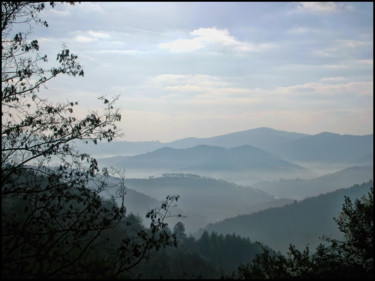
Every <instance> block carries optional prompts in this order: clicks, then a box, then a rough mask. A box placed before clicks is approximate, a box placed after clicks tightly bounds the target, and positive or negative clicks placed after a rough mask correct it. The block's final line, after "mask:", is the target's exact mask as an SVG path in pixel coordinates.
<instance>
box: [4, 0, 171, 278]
mask: <svg viewBox="0 0 375 281" xmlns="http://www.w3.org/2000/svg"><path fill="white" fill-rule="evenodd" d="M69 3H70V4H72V5H74V2H69ZM45 5H47V3H45V2H26V1H21V2H17V1H9V2H2V3H1V9H2V13H1V28H2V44H1V48H2V73H1V82H2V95H1V102H2V113H1V114H2V127H1V129H2V130H1V137H2V142H1V172H2V173H1V174H2V177H1V195H2V232H1V250H2V251H1V252H2V261H1V267H2V270H1V271H2V277H3V278H54V277H59V278H74V277H80V278H92V277H96V278H97V277H118V276H121V274H124V272H126V271H127V270H129V269H130V268H132V267H134V266H136V265H137V264H139V262H140V261H141V260H142V259H144V258H145V257H147V256H148V255H149V253H150V250H151V249H158V248H160V247H164V246H167V245H170V244H172V243H173V241H174V238H173V236H172V235H171V234H170V233H169V232H167V231H166V225H167V224H166V223H165V218H166V217H168V216H170V211H169V209H170V208H171V207H172V206H173V203H174V202H175V201H177V199H178V196H168V197H167V198H166V200H165V201H164V202H163V204H162V206H161V207H160V208H156V209H153V210H151V211H150V212H149V213H148V214H147V218H148V219H149V220H150V221H151V222H150V228H149V229H146V228H144V227H142V226H141V225H139V224H138V223H137V222H134V220H133V222H132V221H131V220H127V216H126V207H125V206H124V205H123V204H122V205H121V206H118V205H117V204H116V203H115V202H114V200H112V201H104V200H103V199H102V198H101V197H100V192H102V191H103V190H104V189H105V188H106V186H107V183H106V178H107V176H108V174H109V173H108V170H107V169H105V168H104V169H103V170H101V171H100V170H99V167H98V163H97V161H96V159H94V158H92V157H90V155H87V154H84V153H80V152H79V151H77V150H76V149H75V148H74V146H73V145H72V143H73V141H75V140H83V141H86V142H89V141H90V142H93V143H95V144H97V142H98V141H104V140H106V141H111V140H112V139H113V138H115V137H117V136H119V134H120V131H119V130H118V129H117V127H116V125H115V123H117V122H119V121H120V120H121V114H120V112H119V110H118V109H115V108H114V103H115V102H116V100H117V97H115V98H113V99H107V98H105V97H100V98H99V99H100V100H101V101H102V102H103V104H104V109H103V111H102V112H100V113H98V112H89V113H88V114H87V115H86V116H85V117H83V118H81V119H79V118H77V117H76V116H75V114H74V109H75V106H77V104H78V103H77V102H65V103H57V104H53V103H50V102H49V101H48V100H45V99H42V98H40V96H38V91H39V89H40V87H42V86H44V85H45V84H46V83H47V82H48V81H49V80H51V79H53V78H55V77H57V76H58V75H69V76H72V77H79V76H84V72H83V69H82V67H81V65H80V64H79V62H78V60H77V59H78V56H76V55H74V54H72V53H71V52H70V50H69V49H68V48H67V47H66V46H64V47H63V49H62V50H61V52H60V53H58V54H57V56H56V60H57V63H58V65H57V66H56V67H52V68H50V69H46V68H43V67H41V66H40V65H41V64H43V63H45V62H46V61H47V56H45V55H41V54H40V53H39V43H38V41H37V40H31V39H30V38H29V36H30V34H31V32H32V27H33V26H34V25H35V24H42V25H43V26H45V27H48V23H47V22H46V21H43V20H42V19H40V17H39V13H40V12H41V11H42V10H43V9H45ZM50 6H51V7H52V8H53V7H54V6H55V2H50ZM18 23H23V24H25V23H27V25H26V26H28V27H29V28H30V30H28V31H21V32H15V31H14V29H16V28H17V27H18V26H19V25H18ZM23 26H25V25H23ZM12 34H13V35H12ZM122 183H123V181H122ZM121 187H122V189H121V188H120V193H121V191H122V194H120V196H122V198H123V196H124V188H123V187H124V186H123V184H122V185H121ZM114 233H117V234H118V235H117V236H116V237H117V240H116V239H114V240H112V241H111V239H110V237H114Z"/></svg>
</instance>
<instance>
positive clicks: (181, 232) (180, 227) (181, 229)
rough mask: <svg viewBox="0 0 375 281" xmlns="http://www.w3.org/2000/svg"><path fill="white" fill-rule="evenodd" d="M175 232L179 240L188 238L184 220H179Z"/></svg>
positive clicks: (174, 228)
mask: <svg viewBox="0 0 375 281" xmlns="http://www.w3.org/2000/svg"><path fill="white" fill-rule="evenodd" d="M173 234H174V235H175V236H176V238H177V241H181V240H183V239H185V238H186V233H185V225H184V224H183V223H182V222H180V221H179V222H177V223H176V224H175V226H174V227H173Z"/></svg>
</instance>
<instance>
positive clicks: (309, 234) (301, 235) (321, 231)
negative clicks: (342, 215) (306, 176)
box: [202, 181, 373, 252]
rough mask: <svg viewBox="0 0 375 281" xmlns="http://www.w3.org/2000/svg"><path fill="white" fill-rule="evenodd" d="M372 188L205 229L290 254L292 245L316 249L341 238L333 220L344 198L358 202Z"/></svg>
mask: <svg viewBox="0 0 375 281" xmlns="http://www.w3.org/2000/svg"><path fill="white" fill-rule="evenodd" d="M372 186H373V181H369V182H367V183H363V184H361V185H354V186H352V187H350V188H343V189H339V190H337V191H334V192H330V193H327V194H324V195H320V196H317V197H311V198H307V199H305V200H303V201H301V202H297V201H295V202H294V203H292V204H289V205H286V206H283V207H278V208H271V209H267V210H264V211H260V212H257V213H253V214H250V215H240V216H237V217H234V218H230V219H225V220H223V221H221V222H217V223H213V224H209V225H208V226H207V227H205V228H204V229H203V230H207V231H215V232H218V233H222V234H231V233H236V234H238V235H241V236H243V237H248V238H250V239H251V240H252V241H260V242H262V243H265V244H266V245H268V246H270V247H271V248H273V249H274V250H280V251H282V252H286V251H287V249H288V247H289V244H290V243H292V244H294V245H296V247H297V248H301V249H302V248H304V247H305V246H307V245H308V246H309V247H310V248H315V247H316V246H317V245H318V244H319V243H320V242H322V241H321V240H320V239H319V237H321V236H322V235H328V236H330V237H332V238H341V233H340V232H339V230H338V228H337V225H336V223H335V222H334V220H333V218H334V217H337V216H338V214H339V212H340V210H341V207H342V205H343V203H344V196H348V197H349V198H351V199H352V200H355V199H357V198H360V197H362V196H363V195H365V194H367V193H368V192H369V191H370V188H371V187H372ZM203 230H202V231H203Z"/></svg>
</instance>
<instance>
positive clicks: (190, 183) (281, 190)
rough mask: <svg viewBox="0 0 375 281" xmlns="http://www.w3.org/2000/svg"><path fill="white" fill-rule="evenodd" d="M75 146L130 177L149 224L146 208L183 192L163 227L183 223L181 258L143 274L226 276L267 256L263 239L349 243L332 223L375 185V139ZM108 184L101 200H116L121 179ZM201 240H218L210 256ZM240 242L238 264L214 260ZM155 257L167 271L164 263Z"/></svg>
mask: <svg viewBox="0 0 375 281" xmlns="http://www.w3.org/2000/svg"><path fill="white" fill-rule="evenodd" d="M77 146H78V147H79V149H81V150H83V151H85V152H88V153H92V154H94V155H96V156H97V157H98V161H99V164H100V165H103V166H112V167H115V168H116V169H122V170H123V171H125V174H124V175H125V177H124V178H123V179H124V180H125V186H126V195H125V206H126V208H127V212H128V213H132V214H134V215H135V216H136V217H137V218H138V219H139V221H140V222H141V223H144V225H145V226H146V225H147V220H146V219H145V216H146V213H147V211H148V210H151V209H152V208H155V207H157V206H160V204H161V202H162V200H163V199H164V198H165V197H166V196H167V195H179V196H180V197H179V200H178V202H177V204H176V206H175V207H174V208H172V209H171V210H170V214H171V217H170V218H167V219H166V222H167V223H168V227H169V228H170V229H171V230H173V229H176V228H178V226H180V227H181V226H182V230H183V231H182V232H183V233H182V235H183V237H184V238H183V239H182V238H180V239H182V240H181V241H180V244H181V245H180V246H181V250H180V251H181V252H179V249H180V248H179V247H177V249H175V250H163V251H165V252H163V251H162V252H160V253H158V254H157V255H156V257H158V258H156V257H155V258H153V259H152V260H151V262H150V263H144V264H142V265H141V266H140V268H139V269H137V270H136V271H135V272H137V274H139V277H140V278H150V277H151V278H155V277H157V278H159V277H162V278H175V277H176V276H177V277H178V278H193V277H203V278H220V277H223V276H226V277H228V276H230V274H232V273H233V272H234V271H235V270H236V269H237V267H238V266H239V264H240V263H246V262H250V261H251V260H252V259H254V257H255V255H256V254H257V253H260V252H261V248H260V246H259V245H258V244H257V242H260V243H261V244H262V245H265V246H266V247H269V248H270V249H272V250H273V251H276V252H280V253H282V254H287V252H288V249H289V246H290V244H293V245H294V246H295V247H297V249H300V250H303V249H304V248H305V247H306V246H308V247H310V249H311V251H314V249H315V248H316V247H317V246H318V245H319V244H320V243H322V237H323V236H328V237H331V238H333V239H342V238H343V234H342V233H341V232H340V231H339V230H338V228H337V225H336V223H335V221H334V218H335V217H337V216H338V215H339V213H340V210H341V207H342V205H343V204H344V202H345V200H344V199H345V196H348V197H349V198H350V199H351V200H357V199H359V198H361V197H362V196H364V195H366V194H367V193H368V192H370V190H371V187H372V186H373V182H372V181H373V163H372V161H373V135H366V136H352V135H337V134H332V133H322V134H318V135H306V134H300V133H290V132H285V131H278V130H274V129H270V128H258V129H253V130H248V131H243V132H237V133H232V134H228V135H222V136H217V137H212V138H206V139H198V138H188V139H182V140H177V141H174V142H171V143H160V142H142V143H141V142H140V143H137V142H125V141H115V142H113V143H103V144H100V145H99V146H91V145H90V144H82V143H79V144H77ZM108 181H109V183H110V184H109V186H110V188H108V189H107V190H105V191H103V193H102V194H101V195H102V196H103V198H106V199H110V198H111V197H113V199H114V200H115V201H116V202H117V204H120V198H119V197H118V196H117V197H116V186H117V184H116V183H118V182H119V181H120V179H119V178H117V177H115V176H113V177H110V178H109V179H108ZM111 186H112V188H111ZM210 235H211V236H212V235H214V236H213V237H214V238H212V237H211V236H210ZM210 237H211V238H210ZM204 239H206V240H207V241H208V242H207V243H213V242H212V241H211V240H210V239H213V240H215V239H216V240H217V241H216V240H215V241H216V242H215V243H218V244H215V245H216V246H211V251H213V252H210V253H208V252H207V251H208V250H207V249H206V250H203V248H204V247H203V246H202V243H203V242H202V240H204ZM231 239H232V240H233V241H237V242H236V243H237V244H235V242H233V241H232V240H231ZM244 239H245V240H244ZM227 240H231V241H232V242H233V243H234V244H233V245H232V244H230V242H228V241H227ZM218 241H221V242H218ZM220 243H223V244H220ZM225 243H229V244H227V246H224V244H225ZM238 243H239V244H238ZM241 243H243V247H245V248H246V247H249V252H248V253H247V254H246V253H245V254H240V251H239V250H238V249H237V250H236V251H237V254H236V253H232V254H230V256H231V258H230V259H229V260H231V261H233V260H234V261H235V264H231V262H229V260H225V258H224V257H223V259H222V260H220V261H218V260H215V257H216V256H217V255H219V256H225V254H224V253H223V252H221V251H226V250H228V251H229V250H230V249H232V250H233V251H235V250H234V248H233V247H237V246H238V245H240V244H241ZM199 245H200V246H199ZM234 245H237V246H234ZM206 246H207V245H206ZM207 247H208V246H207ZM212 247H213V248H212ZM215 247H218V248H217V249H216V248H215ZM214 248H215V249H216V250H214ZM227 248H229V249H227ZM192 249H195V250H194V251H193V250H192ZM205 251H206V252H205ZM215 251H216V252H215ZM236 251H235V252H236ZM160 255H161V256H160ZM188 255H196V256H194V257H191V256H189V257H188ZM234 256H235V258H234ZM202 258H203V260H205V262H206V263H207V264H206V263H205V266H204V269H199V270H198V269H197V270H196V271H195V272H194V274H193V272H192V268H191V266H192V264H189V265H187V264H186V263H187V262H182V260H184V259H192V260H195V259H202ZM170 259H174V264H170V262H169V261H170ZM175 259H177V260H181V261H180V264H176V260H175ZM157 260H159V263H160V262H161V260H164V264H165V265H164V266H161V265H160V266H159V267H158V266H157V265H156V264H154V263H157ZM168 264H169V265H168ZM166 267H172V268H169V269H166ZM176 267H177V268H179V269H178V270H177V269H176ZM158 268H159V269H158ZM173 268H174V269H173ZM173 270H175V271H176V272H175V273H173V272H174V271H173ZM184 274H185V275H184ZM232 277H233V276H232Z"/></svg>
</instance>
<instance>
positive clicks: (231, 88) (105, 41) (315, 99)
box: [32, 2, 374, 142]
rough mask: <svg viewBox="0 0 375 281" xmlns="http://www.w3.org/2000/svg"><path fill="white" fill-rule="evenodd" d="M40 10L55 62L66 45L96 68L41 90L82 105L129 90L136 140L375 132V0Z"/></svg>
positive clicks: (129, 126) (129, 120)
mask: <svg viewBox="0 0 375 281" xmlns="http://www.w3.org/2000/svg"><path fill="white" fill-rule="evenodd" d="M40 16H41V18H42V19H45V20H47V22H48V24H49V27H48V28H45V27H43V26H36V27H34V30H33V34H32V36H33V37H35V38H36V39H38V41H39V45H40V51H41V53H45V54H47V55H48V58H49V62H48V63H47V64H51V65H56V62H55V60H54V58H55V57H56V54H57V53H58V51H59V50H61V47H62V45H63V44H65V45H66V46H67V47H68V48H69V49H70V51H71V52H72V53H74V54H77V55H78V57H79V62H80V63H81V65H82V66H83V68H84V71H85V77H83V78H82V77H80V78H77V77H76V78H71V77H64V76H60V77H57V78H55V79H54V80H51V81H49V82H48V84H47V87H48V88H47V89H41V95H42V96H45V97H48V98H49V99H50V100H51V101H58V100H60V101H67V100H69V101H78V102H79V111H77V113H78V114H83V113H84V112H86V113H87V112H88V111H90V110H99V109H100V107H101V102H100V101H99V100H98V99H97V98H98V97H99V96H103V95H105V96H107V97H109V98H111V97H115V96H117V95H118V96H119V99H118V101H117V103H116V107H118V108H120V111H121V113H122V120H121V123H119V124H118V127H120V128H121V129H122V131H123V137H122V139H124V140H127V141H156V140H158V141H162V142H168V141H173V140H177V139H181V138H185V137H211V136H217V135H222V134H227V133H232V132H237V131H243V130H248V129H254V128H258V127H269V128H273V129H277V130H285V131H290V132H300V133H307V134H318V133H321V132H327V131H328V132H333V133H339V134H353V135H365V134H372V133H373V47H374V46H373V3H372V2H82V3H81V4H76V5H74V6H71V5H68V4H57V6H56V7H55V8H54V9H51V8H47V9H45V10H44V11H43V12H42V13H41V15H40Z"/></svg>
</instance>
